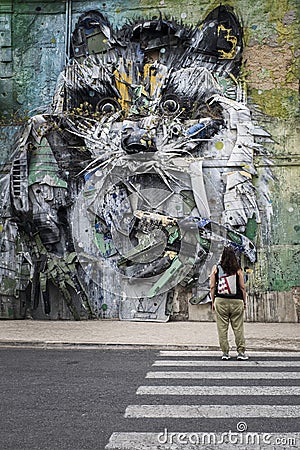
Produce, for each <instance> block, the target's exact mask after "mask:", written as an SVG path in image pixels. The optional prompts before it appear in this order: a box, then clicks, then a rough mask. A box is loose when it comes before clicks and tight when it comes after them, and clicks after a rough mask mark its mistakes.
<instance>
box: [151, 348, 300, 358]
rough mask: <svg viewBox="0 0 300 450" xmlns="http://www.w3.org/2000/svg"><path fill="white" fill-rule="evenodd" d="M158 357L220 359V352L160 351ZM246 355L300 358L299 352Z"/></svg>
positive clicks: (253, 354)
mask: <svg viewBox="0 0 300 450" xmlns="http://www.w3.org/2000/svg"><path fill="white" fill-rule="evenodd" d="M159 354H160V356H188V357H193V356H217V357H218V359H220V357H221V354H222V353H221V351H215V350H214V351H206V350H161V351H160V352H159ZM234 355H236V353H235V352H232V355H231V356H232V357H233V356H234ZM248 355H249V356H250V358H251V357H252V356H263V357H272V356H277V357H278V356H279V357H281V358H283V357H291V358H293V357H298V358H300V352H258V351H253V352H251V351H250V352H249V353H248Z"/></svg>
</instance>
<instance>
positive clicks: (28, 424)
mask: <svg viewBox="0 0 300 450" xmlns="http://www.w3.org/2000/svg"><path fill="white" fill-rule="evenodd" d="M178 361H181V363H178ZM286 362H287V363H288V364H286ZM153 363H155V364H158V365H155V366H153ZM190 363H191V364H192V365H189V364H190ZM266 363H267V364H271V365H270V366H268V365H266V366H265V365H263V364H266ZM180 364H182V366H180ZM195 364H196V365H195ZM197 364H198V365H197ZM230 364H231V365H230ZM230 364H227V365H224V362H221V361H219V358H216V357H212V356H199V357H192V356H191V357H181V356H180V353H179V356H178V355H177V356H176V355H174V356H169V357H165V356H163V354H161V353H160V352H159V351H158V350H138V349H136V350H125V349H124V350H111V349H110V350H102V349H98V350H86V349H85V350H77V349H74V350H70V349H69V350H57V349H55V350H49V349H48V350H42V349H25V348H23V349H13V348H1V349H0V429H1V431H0V448H1V450H27V449H28V450H29V449H30V450H35V449H43V450H48V449H49V450H56V449H59V450H60V449H61V450H62V449H66V450H68V449H70V450H71V449H72V450H94V449H95V450H96V449H100V450H104V449H105V446H106V445H107V444H108V441H109V439H110V436H111V435H112V433H139V432H143V433H157V434H158V433H162V432H163V431H164V430H165V429H167V430H176V432H186V431H187V430H190V431H193V432H195V431H199V432H200V431H201V432H216V433H222V432H224V431H228V430H234V431H236V429H237V423H239V422H241V421H245V420H246V425H247V429H248V430H249V431H255V432H260V433H292V434H293V433H297V432H298V433H299V431H300V426H299V412H297V411H298V410H297V408H299V398H300V397H299V389H300V380H299V378H300V367H299V366H300V357H299V358H295V357H294V358H289V357H287V356H285V357H283V358H279V357H277V358H275V357H252V358H251V361H250V362H249V363H248V364H247V362H242V363H241V364H240V365H238V366H237V365H236V362H233V361H231V362H230ZM280 364H284V365H285V367H284V368H283V366H281V365H280ZM283 370H284V373H283ZM203 372H204V373H203ZM261 372H263V375H261ZM297 372H298V375H299V376H298V375H297ZM182 374H183V377H182ZM190 374H191V376H190ZM255 374H258V375H255ZM177 376H178V378H177ZM237 380H239V381H238V382H237ZM237 384H240V386H241V388H242V389H243V392H240V393H238V394H239V395H236V393H237V392H235V388H233V386H237ZM170 386H171V389H172V390H173V393H172V392H170ZM231 388H232V390H233V391H232V392H230V389H231ZM257 388H258V389H259V388H262V389H264V390H265V391H266V390H267V389H268V388H271V390H273V394H272V395H266V392H264V395H258V394H259V391H258V392H256V391H255V390H256V389H257ZM274 388H275V389H277V388H279V391H280V389H283V391H280V392H281V394H282V395H274ZM185 389H188V391H184V390H185ZM218 389H219V391H218ZM297 389H298V390H297ZM195 390H196V391H197V390H198V393H196V395H195V392H194V391H195ZM201 390H202V391H203V392H202V391H201ZM214 390H215V391H216V392H214ZM245 390H246V391H247V390H249V392H248V391H247V400H246V402H245V397H243V395H245V393H246V391H245ZM200 391H201V396H200ZM280 392H278V394H279V393H280ZM138 393H139V394H138ZM270 393H271V391H270ZM137 394H138V395H137ZM215 394H216V395H215ZM240 394H242V395H240ZM295 394H296V395H295ZM245 403H247V405H246V406H245ZM195 404H197V405H201V408H202V409H204V410H207V411H208V413H207V414H208V417H205V418H203V417H198V416H197V415H198V412H199V411H198V410H196V411H195V410H193V409H191V410H189V409H187V412H186V411H185V409H184V408H185V406H184V405H188V408H191V406H189V405H195ZM145 405H146V406H145ZM149 405H150V407H149ZM166 405H167V407H168V405H175V406H171V407H170V408H169V411H167V413H166ZM214 405H220V406H219V408H220V411H219V410H216V412H214V409H213V408H214ZM222 405H227V408H229V410H230V411H234V409H233V408H232V407H234V408H235V411H236V414H234V417H232V416H231V412H230V413H228V415H227V414H226V411H225V413H224V410H223V409H224V407H223V406H222ZM241 405H242V406H241ZM254 405H255V406H254ZM268 405H270V408H271V410H270V411H271V412H270V414H269V416H268V417H267V418H266V417H265V416H266V415H267V414H268V413H264V412H263V411H264V408H268V407H269V406H268ZM297 405H298V406H297ZM152 406H153V408H154V414H153V408H152ZM282 407H283V409H284V408H286V410H285V411H286V413H284V414H283V415H286V416H287V417H281V413H276V411H279V409H280V408H282ZM149 408H150V409H149ZM151 408H152V409H151ZM217 408H218V407H217ZM239 408H248V410H249V411H250V416H254V417H247V418H246V419H245V418H244V416H243V414H245V410H244V409H242V410H241V417H239V413H238V411H239ZM253 408H255V409H256V410H257V411H258V412H257V415H258V416H259V415H262V417H255V415H256V413H255V414H254V413H253ZM293 408H294V409H293ZM167 409H168V408H167ZM248 410H246V413H247V411H248ZM259 410H260V412H259ZM151 411H152V412H151ZM289 411H293V412H292V413H290V412H289ZM211 412H212V415H211V414H210V413H211ZM177 413H178V415H177ZM215 413H216V415H219V417H218V418H215V417H213V415H214V414H215ZM274 414H275V417H274ZM276 414H277V415H278V417H276ZM185 415H186V417H184V416H185ZM295 435H296V434H295ZM137 438H138V437H137ZM119 439H121V438H120V437H119ZM296 445H297V446H296V447H294V448H300V441H299V442H297V443H296ZM298 445H299V446H298ZM111 448H119V447H117V446H116V447H114V446H113V445H112V447H111ZM120 448H121V447H120ZM126 448H127V447H126ZM128 448H129V449H130V450H133V449H134V448H135V447H134V444H129V447H128ZM136 448H137V447H136ZM143 448H144V447H143ZM145 448H146V447H145ZM147 448H148V447H147ZM149 448H150V449H151V450H152V449H153V450H154V447H153V446H151V445H150V447H149ZM161 448H164V447H161ZM176 448H177V447H176ZM178 448H179V447H178ZM180 448H182V449H185V448H188V447H187V446H186V445H183V446H182V447H180ZM193 448H194V447H193ZM195 448H196V447H195ZM202 448H203V447H202ZM220 448H222V447H220ZM232 448H233V449H234V448H235V446H233V447H232ZM278 448H280V447H278ZM281 448H284V447H281ZM291 448H293V447H291Z"/></svg>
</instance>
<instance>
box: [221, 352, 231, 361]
mask: <svg viewBox="0 0 300 450" xmlns="http://www.w3.org/2000/svg"><path fill="white" fill-rule="evenodd" d="M222 359H223V360H226V361H227V360H228V359H230V356H229V355H228V353H223V355H222Z"/></svg>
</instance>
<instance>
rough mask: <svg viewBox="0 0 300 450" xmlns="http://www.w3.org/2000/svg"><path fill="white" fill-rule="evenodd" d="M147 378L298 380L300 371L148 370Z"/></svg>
mask: <svg viewBox="0 0 300 450" xmlns="http://www.w3.org/2000/svg"><path fill="white" fill-rule="evenodd" d="M146 378H167V379H168V378H187V379H189V378H190V379H198V378H203V379H207V378H209V379H212V378H213V379H221V378H222V379H230V380H233V379H235V378H241V379H245V380H251V379H255V380H261V379H274V380H280V379H283V380H286V379H289V380H298V379H299V378H300V372H194V371H193V372H192V371H191V372H172V371H169V372H148V373H147V375H146Z"/></svg>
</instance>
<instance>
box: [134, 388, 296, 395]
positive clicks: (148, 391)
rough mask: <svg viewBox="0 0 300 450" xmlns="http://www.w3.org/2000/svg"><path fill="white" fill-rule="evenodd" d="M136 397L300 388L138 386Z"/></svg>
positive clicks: (288, 391)
mask: <svg viewBox="0 0 300 450" xmlns="http://www.w3.org/2000/svg"><path fill="white" fill-rule="evenodd" d="M136 393H137V394H138V395H193V396H194V395H231V396H233V395H244V396H246V395H272V396H273V395H292V396H300V386H140V387H139V388H138V389H137V391H136Z"/></svg>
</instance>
